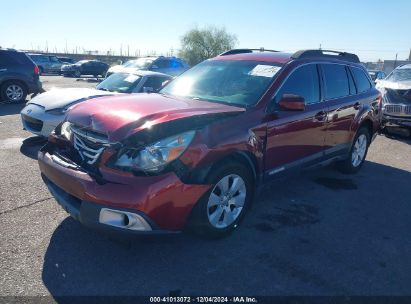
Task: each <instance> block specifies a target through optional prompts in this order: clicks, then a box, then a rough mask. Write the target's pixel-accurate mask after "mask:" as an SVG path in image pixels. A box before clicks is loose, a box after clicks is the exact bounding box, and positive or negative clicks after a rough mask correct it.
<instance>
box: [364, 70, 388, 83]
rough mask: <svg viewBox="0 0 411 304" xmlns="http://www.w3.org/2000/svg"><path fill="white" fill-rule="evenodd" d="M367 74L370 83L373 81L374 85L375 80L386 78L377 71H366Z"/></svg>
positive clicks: (381, 72)
mask: <svg viewBox="0 0 411 304" xmlns="http://www.w3.org/2000/svg"><path fill="white" fill-rule="evenodd" d="M368 74H370V77H371V79H372V81H374V83H376V82H377V80H381V79H384V78H385V77H387V75H385V73H384V72H383V71H379V70H368Z"/></svg>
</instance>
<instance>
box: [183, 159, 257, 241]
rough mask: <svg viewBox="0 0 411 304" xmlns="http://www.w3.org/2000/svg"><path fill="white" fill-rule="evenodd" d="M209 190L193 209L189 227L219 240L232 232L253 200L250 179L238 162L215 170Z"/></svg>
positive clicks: (247, 171) (209, 178)
mask: <svg viewBox="0 0 411 304" xmlns="http://www.w3.org/2000/svg"><path fill="white" fill-rule="evenodd" d="M206 182H207V183H208V184H212V185H213V186H212V188H211V190H209V191H208V192H207V193H206V194H205V195H204V196H203V197H202V198H201V199H200V200H199V201H198V202H197V204H196V205H195V206H194V208H193V211H192V213H191V217H190V219H189V225H190V228H191V229H192V230H193V231H194V232H195V233H197V234H199V235H201V236H205V237H221V236H224V235H227V234H228V233H230V232H231V231H232V230H234V229H235V228H236V227H237V225H238V223H239V222H240V220H241V219H242V217H243V216H244V213H245V212H246V210H247V208H248V207H249V205H250V204H251V200H252V197H253V192H254V191H253V190H254V189H253V178H252V176H251V174H250V172H249V170H248V169H247V168H246V167H245V166H243V165H242V164H240V163H236V162H229V163H226V164H224V165H221V166H220V167H218V168H216V169H214V170H213V171H212V172H211V174H209V176H208V178H207V181H206Z"/></svg>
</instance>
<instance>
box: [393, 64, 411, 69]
mask: <svg viewBox="0 0 411 304" xmlns="http://www.w3.org/2000/svg"><path fill="white" fill-rule="evenodd" d="M402 69H411V64H410V63H407V64H404V65H402V66H399V67H398V68H396V70H402Z"/></svg>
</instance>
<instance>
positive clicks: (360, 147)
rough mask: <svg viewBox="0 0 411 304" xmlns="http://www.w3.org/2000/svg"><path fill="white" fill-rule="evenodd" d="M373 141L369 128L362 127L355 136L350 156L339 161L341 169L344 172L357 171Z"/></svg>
mask: <svg viewBox="0 0 411 304" xmlns="http://www.w3.org/2000/svg"><path fill="white" fill-rule="evenodd" d="M370 143H371V140H370V133H369V132H368V129H367V128H365V127H362V128H360V129H359V130H358V132H357V134H356V135H355V137H354V141H353V145H352V147H351V149H350V153H349V157H348V158H347V159H346V160H344V161H342V162H341V163H339V167H340V170H341V171H342V172H344V173H348V174H352V173H356V172H357V171H358V170H360V168H361V167H362V165H363V164H364V161H365V157H366V156H367V152H368V147H369V145H370Z"/></svg>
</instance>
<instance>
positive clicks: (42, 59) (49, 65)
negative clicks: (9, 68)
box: [28, 53, 64, 74]
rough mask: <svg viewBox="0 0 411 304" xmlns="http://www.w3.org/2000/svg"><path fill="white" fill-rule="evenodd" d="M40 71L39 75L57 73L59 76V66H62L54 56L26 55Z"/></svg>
mask: <svg viewBox="0 0 411 304" xmlns="http://www.w3.org/2000/svg"><path fill="white" fill-rule="evenodd" d="M28 55H29V57H30V58H31V59H32V60H33V61H34V63H35V64H37V66H38V67H39V69H40V74H43V73H57V74H60V70H61V66H62V65H63V64H64V63H63V62H62V61H60V60H59V59H58V58H57V57H56V56H53V55H46V54H30V53H29V54H28Z"/></svg>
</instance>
